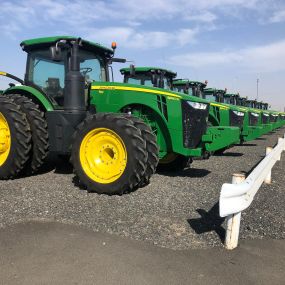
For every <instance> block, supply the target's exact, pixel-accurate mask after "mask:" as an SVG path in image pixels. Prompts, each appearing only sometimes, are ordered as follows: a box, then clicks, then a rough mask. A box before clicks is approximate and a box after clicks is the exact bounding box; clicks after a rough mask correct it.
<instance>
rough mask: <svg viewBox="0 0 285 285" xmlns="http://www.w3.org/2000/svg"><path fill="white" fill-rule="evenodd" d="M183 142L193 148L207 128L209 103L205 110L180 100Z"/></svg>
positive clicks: (185, 145)
mask: <svg viewBox="0 0 285 285" xmlns="http://www.w3.org/2000/svg"><path fill="white" fill-rule="evenodd" d="M181 108H182V125H183V144H184V147H187V148H195V147H197V146H198V144H199V143H200V141H201V138H202V136H203V135H204V134H205V132H206V129H207V118H208V115H209V105H208V106H207V108H206V109H205V110H201V109H195V108H193V107H192V106H190V105H189V104H188V103H187V101H183V100H182V101H181Z"/></svg>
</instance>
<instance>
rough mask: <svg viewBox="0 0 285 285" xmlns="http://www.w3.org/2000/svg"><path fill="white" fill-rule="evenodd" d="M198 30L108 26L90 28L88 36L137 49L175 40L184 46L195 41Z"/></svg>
mask: <svg viewBox="0 0 285 285" xmlns="http://www.w3.org/2000/svg"><path fill="white" fill-rule="evenodd" d="M197 32H198V31H197V30H194V29H193V30H192V29H180V30H177V32H176V33H171V32H162V31H145V30H139V31H138V30H135V29H134V28H132V27H108V28H104V29H89V30H88V31H87V33H86V38H88V39H90V40H95V41H98V42H102V43H105V44H106V45H108V44H109V43H111V42H112V41H117V42H118V44H119V45H120V46H123V47H126V48H135V49H153V48H163V47H167V46H168V45H170V44H171V43H173V42H175V43H177V44H178V46H184V45H186V44H189V43H191V42H195V36H196V34H197Z"/></svg>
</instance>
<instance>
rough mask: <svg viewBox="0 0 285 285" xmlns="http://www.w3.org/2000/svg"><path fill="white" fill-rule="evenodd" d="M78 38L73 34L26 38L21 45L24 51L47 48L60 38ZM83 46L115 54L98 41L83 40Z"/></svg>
mask: <svg viewBox="0 0 285 285" xmlns="http://www.w3.org/2000/svg"><path fill="white" fill-rule="evenodd" d="M72 39H74V40H76V39H78V37H72V36H54V37H44V38H34V39H29V40H24V41H22V42H21V43H20V46H21V47H22V49H23V50H24V51H30V50H33V49H39V48H46V47H50V46H52V45H54V44H55V43H56V42H57V41H59V40H72ZM81 43H82V46H83V47H84V48H86V49H88V50H90V51H93V50H97V51H98V50H100V51H102V52H105V53H107V54H109V55H113V53H114V52H113V50H112V49H109V48H107V47H104V46H102V45H100V44H98V43H94V42H90V41H86V40H83V39H82V40H81Z"/></svg>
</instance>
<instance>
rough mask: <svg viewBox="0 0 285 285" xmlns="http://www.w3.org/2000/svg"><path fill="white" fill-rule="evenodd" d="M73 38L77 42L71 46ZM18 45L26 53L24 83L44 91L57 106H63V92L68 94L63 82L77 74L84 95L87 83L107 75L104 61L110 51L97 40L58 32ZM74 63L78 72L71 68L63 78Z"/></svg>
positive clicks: (111, 54) (68, 80)
mask: <svg viewBox="0 0 285 285" xmlns="http://www.w3.org/2000/svg"><path fill="white" fill-rule="evenodd" d="M76 41H78V43H77V45H76V48H74V47H75V45H74V43H75V42H76ZM21 47H22V49H23V50H24V51H26V52H27V54H28V58H27V65H26V73H25V79H24V83H25V85H26V86H31V87H34V88H36V89H37V90H38V91H40V92H41V93H44V94H45V95H46V96H47V98H48V99H49V100H50V101H51V102H52V104H53V105H55V106H56V107H57V108H61V107H63V106H64V101H66V98H65V95H64V94H65V93H68V97H70V96H69V95H70V94H69V91H70V90H69V89H70V86H69V87H67V86H66V85H69V83H70V82H75V81H74V76H76V77H78V78H76V79H78V80H77V85H78V84H79V85H82V86H84V89H85V93H86V94H85V95H87V92H88V87H89V85H90V83H92V82H96V81H108V79H109V76H108V63H109V61H110V59H111V58H112V57H113V55H114V51H113V50H112V49H108V48H106V47H103V46H101V45H99V44H96V43H93V42H89V41H86V40H82V39H79V40H78V39H76V38H72V37H67V36H58V37H50V38H41V39H32V40H26V41H23V42H22V43H21ZM74 49H76V51H75V50H74ZM75 52H76V56H75V58H74V57H73V59H72V54H74V53H75ZM77 64H78V68H79V73H78V74H76V75H74V72H73V75H72V74H70V78H69V79H68V78H66V76H67V73H70V71H71V70H72V68H73V69H74V67H75V65H77ZM79 77H80V78H79ZM78 81H79V83H78ZM77 87H78V86H72V88H71V89H74V88H75V89H77ZM85 97H87V96H85ZM85 99H86V98H85ZM85 101H86V100H85Z"/></svg>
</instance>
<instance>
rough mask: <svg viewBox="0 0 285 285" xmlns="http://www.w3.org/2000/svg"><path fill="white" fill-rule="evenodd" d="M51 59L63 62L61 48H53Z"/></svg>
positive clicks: (51, 49) (51, 48)
mask: <svg viewBox="0 0 285 285" xmlns="http://www.w3.org/2000/svg"><path fill="white" fill-rule="evenodd" d="M50 57H51V59H52V60H54V61H61V60H62V53H61V48H60V47H56V46H51V47H50Z"/></svg>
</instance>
